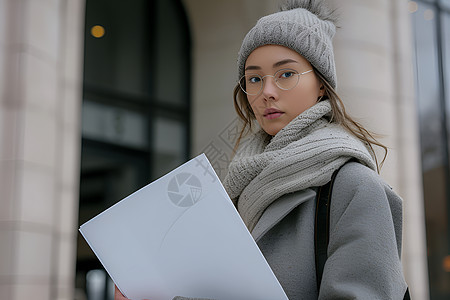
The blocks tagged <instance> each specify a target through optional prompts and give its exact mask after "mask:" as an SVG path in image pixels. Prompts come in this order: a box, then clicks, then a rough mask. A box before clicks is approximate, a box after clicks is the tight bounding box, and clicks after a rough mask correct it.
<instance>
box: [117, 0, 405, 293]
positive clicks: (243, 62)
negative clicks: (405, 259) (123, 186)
mask: <svg viewBox="0 0 450 300" xmlns="http://www.w3.org/2000/svg"><path fill="white" fill-rule="evenodd" d="M335 29H336V26H335V20H334V16H333V13H332V11H331V10H330V9H328V8H327V7H326V6H325V5H324V2H323V1H318V0H317V1H314V0H299V1H288V2H287V3H286V4H285V5H284V6H283V7H282V9H281V11H280V12H277V13H275V14H272V15H268V16H265V17H263V18H261V19H260V20H259V21H258V22H257V24H256V25H255V26H254V27H253V28H252V29H251V30H250V31H249V33H248V34H247V36H246V37H245V39H244V41H243V43H242V46H241V50H240V52H239V56H238V72H239V78H240V80H239V85H237V87H236V89H235V92H234V95H235V108H236V111H237V113H238V115H239V116H240V118H241V119H242V120H243V121H244V126H243V128H242V131H241V137H240V139H239V140H238V145H237V146H239V147H237V148H238V150H237V153H236V155H235V157H234V159H233V161H232V163H231V164H230V166H229V173H228V175H227V177H226V179H225V181H224V186H225V188H226V190H227V192H228V193H229V195H230V197H231V198H232V200H233V201H234V203H235V205H236V207H237V209H238V211H239V213H240V215H241V217H242V219H243V220H244V222H245V224H246V225H247V227H248V229H249V230H250V232H251V233H252V235H253V237H254V238H255V240H256V242H257V244H258V246H259V247H260V249H261V251H262V253H263V254H264V256H265V258H266V259H267V261H268V263H269V265H270V266H271V268H272V270H273V271H274V273H275V275H276V276H277V278H278V280H279V281H280V283H281V285H282V287H283V288H284V290H285V292H286V294H287V296H288V298H289V299H291V300H295V299H403V298H404V295H405V292H406V289H407V286H406V283H405V280H404V277H403V273H402V266H401V261H400V253H401V239H402V238H401V228H402V201H401V199H400V198H399V197H398V196H397V195H396V194H395V193H394V192H393V191H392V190H391V188H390V187H389V186H388V185H387V184H386V183H385V182H384V181H383V180H382V179H381V178H380V177H379V175H378V174H377V171H378V163H377V159H376V156H375V152H374V150H373V146H380V147H382V148H383V149H384V150H385V151H386V148H385V147H384V146H383V145H382V144H380V143H378V142H377V141H376V140H375V139H374V138H373V136H372V135H371V134H370V133H369V132H368V131H367V130H365V129H364V128H363V127H362V126H361V125H360V124H358V123H357V122H355V121H353V120H352V119H351V118H350V117H349V116H348V115H347V114H346V113H345V109H344V106H343V103H342V101H341V100H340V98H339V97H338V95H337V94H336V91H335V88H336V83H337V80H336V71H335V64H334V55H333V47H332V38H333V35H334V33H335ZM255 121H256V123H257V124H255ZM255 126H257V128H254V127H255ZM246 133H247V134H249V135H250V137H249V138H248V139H247V141H246V142H245V143H242V144H241V145H239V142H240V140H241V138H242V137H243V136H244V135H245V134H246ZM336 172H337V175H336V176H335V180H334V184H333V187H332V193H331V207H330V209H329V211H330V212H329V229H328V232H329V242H328V247H327V251H326V252H327V259H326V262H325V264H324V268H323V276H322V277H321V280H320V282H317V277H316V276H317V273H316V265H315V259H316V254H315V246H314V243H315V242H314V241H315V237H314V230H315V229H314V228H315V217H316V214H315V209H316V192H317V190H318V188H319V187H320V186H323V185H325V184H326V183H328V182H329V181H330V180H331V178H332V175H333V173H336ZM243 267H245V266H243ZM318 283H319V284H320V287H318V286H319V285H318ZM261 288H263V287H261ZM119 294H120V293H119ZM119 296H120V295H119ZM116 299H122V298H120V297H116ZM230 300H232V299H230ZM270 300H274V299H270Z"/></svg>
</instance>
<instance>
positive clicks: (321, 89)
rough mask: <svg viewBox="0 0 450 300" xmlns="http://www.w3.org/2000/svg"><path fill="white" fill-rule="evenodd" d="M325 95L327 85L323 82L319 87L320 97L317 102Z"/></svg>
mask: <svg viewBox="0 0 450 300" xmlns="http://www.w3.org/2000/svg"><path fill="white" fill-rule="evenodd" d="M323 96H325V86H324V85H323V84H322V85H320V88H319V97H318V98H317V102H320V100H322V98H323Z"/></svg>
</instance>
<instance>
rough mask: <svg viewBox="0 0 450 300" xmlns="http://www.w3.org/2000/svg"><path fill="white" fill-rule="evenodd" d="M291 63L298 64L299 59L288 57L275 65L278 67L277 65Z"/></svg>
mask: <svg viewBox="0 0 450 300" xmlns="http://www.w3.org/2000/svg"><path fill="white" fill-rule="evenodd" d="M289 63H297V64H298V61H296V60H293V59H291V58H287V59H283V60H280V61H279V62H276V63H274V64H273V67H274V68H276V67H279V66H282V65H285V64H289Z"/></svg>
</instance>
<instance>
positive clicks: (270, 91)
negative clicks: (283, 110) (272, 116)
mask: <svg viewBox="0 0 450 300" xmlns="http://www.w3.org/2000/svg"><path fill="white" fill-rule="evenodd" d="M262 94H263V96H264V99H265V100H277V99H278V86H277V84H276V82H275V79H274V78H273V77H269V76H267V77H266V78H264V82H263V90H262Z"/></svg>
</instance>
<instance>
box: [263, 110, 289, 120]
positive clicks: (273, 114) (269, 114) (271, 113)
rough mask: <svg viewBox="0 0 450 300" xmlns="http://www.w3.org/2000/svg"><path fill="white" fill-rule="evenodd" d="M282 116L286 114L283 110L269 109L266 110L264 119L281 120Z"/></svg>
mask: <svg viewBox="0 0 450 300" xmlns="http://www.w3.org/2000/svg"><path fill="white" fill-rule="evenodd" d="M282 114H284V113H283V112H282V111H281V110H278V109H276V108H267V109H266V110H264V115H263V117H264V118H266V119H268V120H272V119H276V118H279V117H280V116H281V115H282Z"/></svg>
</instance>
